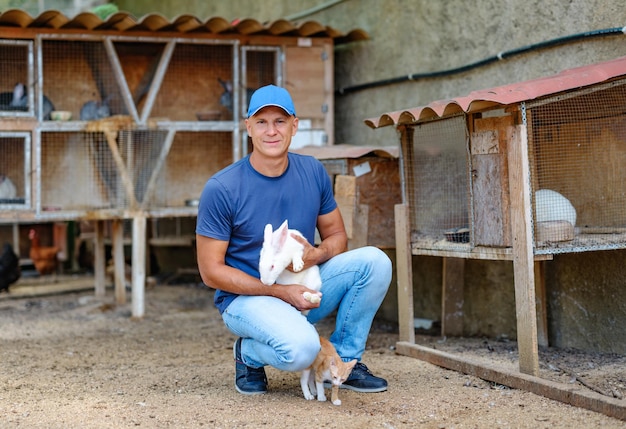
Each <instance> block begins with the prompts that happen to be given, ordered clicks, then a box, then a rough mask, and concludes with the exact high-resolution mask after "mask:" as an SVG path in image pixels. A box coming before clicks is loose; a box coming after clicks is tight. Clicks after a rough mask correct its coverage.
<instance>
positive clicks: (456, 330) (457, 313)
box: [441, 258, 465, 337]
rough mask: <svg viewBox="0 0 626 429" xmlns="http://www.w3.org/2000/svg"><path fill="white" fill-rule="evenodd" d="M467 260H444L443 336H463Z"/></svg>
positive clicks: (442, 295) (442, 296)
mask: <svg viewBox="0 0 626 429" xmlns="http://www.w3.org/2000/svg"><path fill="white" fill-rule="evenodd" d="M464 277H465V259H463V258H443V280H442V291H441V335H442V336H446V335H450V336H453V337H459V336H462V335H463V289H464V286H465V279H464Z"/></svg>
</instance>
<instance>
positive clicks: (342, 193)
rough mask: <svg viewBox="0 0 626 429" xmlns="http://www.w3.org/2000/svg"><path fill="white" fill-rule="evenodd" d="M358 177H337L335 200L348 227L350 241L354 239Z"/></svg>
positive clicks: (347, 232)
mask: <svg viewBox="0 0 626 429" xmlns="http://www.w3.org/2000/svg"><path fill="white" fill-rule="evenodd" d="M356 193H357V191H356V177H354V176H344V175H337V176H336V177H335V199H336V200H337V204H338V205H339V209H340V211H341V216H342V217H343V222H344V225H345V227H346V234H347V235H348V239H349V240H351V239H352V238H353V237H354V220H355V216H356V211H357V207H356V205H357V201H356Z"/></svg>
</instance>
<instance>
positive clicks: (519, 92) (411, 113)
mask: <svg viewBox="0 0 626 429" xmlns="http://www.w3.org/2000/svg"><path fill="white" fill-rule="evenodd" d="M624 75H626V57H622V58H617V59H615V60H612V61H607V62H603V63H598V64H592V65H588V66H582V67H576V68H572V69H568V70H564V71H562V72H561V73H559V74H556V75H553V76H549V77H544V78H538V79H533V80H528V81H525V82H518V83H513V84H509V85H502V86H498V87H494V88H488V89H482V90H478V91H472V92H471V93H469V94H468V95H467V96H464V97H457V98H453V99H449V100H438V101H433V102H432V103H429V104H428V105H426V106H421V107H413V108H409V109H404V110H399V111H395V112H386V113H383V114H382V115H380V116H379V117H378V118H369V119H366V120H365V124H366V125H368V126H369V127H371V128H381V127H386V126H389V125H403V124H411V123H419V122H423V121H426V120H430V119H436V118H441V117H445V116H449V115H453V114H455V113H462V112H465V113H469V112H475V111H479V110H484V109H487V108H489V107H494V106H506V105H510V104H515V103H521V102H522V101H529V100H534V99H537V98H541V97H547V96H551V95H554V94H558V93H561V92H565V91H569V90H572V89H577V88H582V87H585V86H589V85H594V84H598V83H601V82H605V81H608V80H610V79H614V78H617V77H620V76H624Z"/></svg>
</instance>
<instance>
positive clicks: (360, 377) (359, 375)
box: [324, 362, 387, 393]
mask: <svg viewBox="0 0 626 429" xmlns="http://www.w3.org/2000/svg"><path fill="white" fill-rule="evenodd" d="M324 387H327V388H328V387H330V383H324ZM340 387H341V388H342V389H350V390H354V391H355V392H361V393H376V392H384V391H385V390H387V380H385V379H384V378H380V377H376V376H375V375H374V374H372V373H371V372H370V370H369V369H368V368H367V366H365V364H364V363H361V362H358V363H357V364H356V365H355V366H354V368H352V372H351V373H350V376H349V377H348V379H347V380H346V381H344V383H343V384H342V385H341V386H340Z"/></svg>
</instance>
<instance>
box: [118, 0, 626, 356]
mask: <svg viewBox="0 0 626 429" xmlns="http://www.w3.org/2000/svg"><path fill="white" fill-rule="evenodd" d="M117 4H118V5H119V6H120V9H122V10H128V11H130V12H132V13H133V14H134V15H135V16H142V15H143V14H146V13H152V12H159V13H162V14H163V15H165V16H167V17H168V18H173V17H174V16H176V15H179V14H182V13H190V14H193V15H196V16H198V17H200V18H208V17H212V16H222V17H225V18H227V19H235V18H244V17H251V18H254V19H257V20H259V21H271V20H275V19H278V18H285V17H287V18H289V19H299V20H302V19H304V20H316V21H318V22H320V23H322V24H325V25H328V26H331V27H333V28H336V29H338V30H340V31H342V32H345V33H347V32H349V31H350V30H352V29H355V28H361V29H363V30H365V31H366V32H367V33H368V34H369V36H370V39H369V40H367V41H363V42H357V43H352V44H349V45H344V46H339V47H337V48H336V50H335V87H336V88H337V89H339V88H350V87H352V86H355V85H360V84H366V83H373V82H379V81H385V80H388V79H392V78H396V77H399V76H407V75H410V74H417V73H428V72H435V71H442V70H448V69H453V68H457V67H461V66H464V65H467V64H471V63H475V62H477V61H480V60H482V59H485V58H488V57H491V56H493V55H496V54H498V53H499V52H505V51H509V50H512V49H517V48H521V47H524V46H528V45H533V44H537V43H541V42H544V41H548V40H553V39H558V38H562V37H565V36H570V35H573V34H577V33H581V32H588V31H594V30H601V29H605V28H614V27H621V26H623V25H625V23H626V8H624V6H623V2H622V1H621V0H571V1H567V2H565V1H561V0H527V1H523V2H520V1H517V0H482V1H473V2H470V1H466V0H446V1H432V0H387V1H384V2H383V1H379V0H345V1H334V2H332V1H328V2H322V1H319V0H267V1H263V2H259V1H244V0H230V1H229V2H202V1H197V2H184V3H183V2H178V1H174V0H162V1H158V0H132V1H131V0H127V1H123V0H122V1H118V2H117ZM180 4H183V5H185V7H186V9H184V10H183V9H180V6H179V5H180ZM323 6H329V7H323ZM314 7H315V8H316V9H315V10H313V9H312V8H314ZM624 55H626V36H623V35H620V36H610V37H598V38H591V39H586V40H584V41H577V42H571V43H565V44H561V45H559V46H556V47H550V48H547V49H539V50H533V51H529V52H527V53H524V54H523V55H519V56H515V57H512V58H510V59H505V60H502V61H499V62H496V63H492V64H489V65H487V66H485V67H479V68H475V69H472V70H469V71H467V72H464V73H460V74H455V75H452V76H447V77H436V78H428V79H420V80H414V81H407V82H403V83H396V84H388V85H380V86H376V87H374V88H372V89H367V90H362V91H355V92H348V93H346V94H345V95H341V94H338V95H337V96H336V112H335V118H336V124H335V130H336V139H335V141H336V142H337V143H348V144H356V145H395V144H398V135H397V133H396V131H395V129H393V127H387V128H383V129H379V130H371V129H369V128H368V127H367V126H365V125H364V124H363V120H364V119H365V118H369V117H376V116H379V115H380V114H381V113H384V112H387V111H393V110H401V109H404V108H408V107H415V106H420V105H423V104H427V103H428V102H430V101H434V100H439V99H445V98H452V97H456V96H463V95H466V94H467V93H469V92H471V91H473V90H477V89H483V88H488V87H492V86H497V85H502V84H507V83H514V82H518V81H523V80H528V79H533V78H537V77H542V76H548V75H552V74H554V73H557V72H559V71H561V70H563V69H567V68H571V67H576V66H581V65H586V64H592V63H595V62H600V61H606V60H610V59H613V58H617V57H621V56H624ZM625 144H626V142H625ZM625 261H626V251H611V252H596V253H592V254H574V255H558V256H556V257H555V258H554V260H553V261H551V262H549V263H548V264H547V281H548V284H547V289H548V298H549V308H548V311H549V314H548V317H549V328H550V342H551V345H555V346H558V347H577V348H583V349H593V350H599V351H611V352H617V353H626V330H624V329H623V328H622V327H623V326H626V276H624V269H623V265H624V262H625ZM414 264H415V269H414V273H415V282H416V286H415V300H416V303H415V305H416V306H415V312H416V314H415V315H416V317H422V318H430V319H438V318H439V311H440V304H439V300H440V294H441V291H440V284H441V275H440V260H439V258H429V257H424V258H414ZM465 291H466V292H465V294H466V296H465V307H464V311H465V320H464V325H465V330H466V332H465V334H466V335H486V336H491V337H494V336H500V335H506V336H509V337H514V336H515V318H514V315H515V304H514V291H513V276H512V264H510V263H506V262H497V263H494V262H488V261H468V264H467V267H466V285H465ZM394 299H395V293H394V292H392V293H390V295H389V297H388V300H387V301H386V303H385V306H384V307H383V309H382V310H381V314H382V315H383V316H384V317H386V318H394V317H395V306H394V302H393V300H394Z"/></svg>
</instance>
